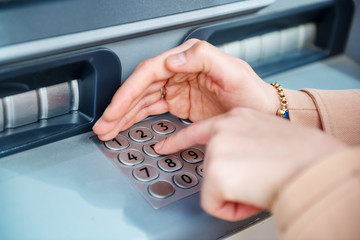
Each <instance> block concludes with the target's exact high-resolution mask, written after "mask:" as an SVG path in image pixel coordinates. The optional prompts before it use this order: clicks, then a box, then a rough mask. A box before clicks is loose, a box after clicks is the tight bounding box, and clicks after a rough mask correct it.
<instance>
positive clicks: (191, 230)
mask: <svg viewBox="0 0 360 240" xmlns="http://www.w3.org/2000/svg"><path fill="white" fill-rule="evenodd" d="M359 4H360V2H359V1H351V0H342V1H338V0H301V1H288V0H276V1H274V0H242V1H231V0H217V1H216V0H214V1H203V0H201V1H188V0H186V1H158V0H151V1H146V2H136V1H130V0H128V1H113V0H110V1H106V2H105V1H95V0H90V1H86V0H77V1H43V0H37V1H24V2H23V1H5V2H0V213H1V214H0V239H219V238H223V239H245V238H246V239H264V238H265V239H277V234H276V230H275V226H274V224H273V222H272V220H271V216H270V214H269V213H268V212H266V211H264V212H262V213H260V214H258V215H256V216H254V217H252V218H249V219H246V220H244V221H240V222H226V221H222V220H219V219H216V218H214V217H211V216H209V215H208V214H206V213H205V212H204V211H203V210H202V209H201V207H200V205H199V193H195V194H192V195H191V196H189V197H186V198H183V199H180V200H178V201H176V202H174V203H171V204H169V205H167V206H165V207H161V208H159V209H154V208H153V207H152V206H151V205H150V204H149V203H148V202H147V201H145V200H144V198H143V197H142V196H141V195H140V194H139V192H138V191H137V190H136V189H135V188H134V187H133V186H132V185H131V184H130V183H129V181H128V180H127V179H126V177H124V175H123V174H122V173H121V172H120V171H119V169H118V168H116V167H115V166H114V165H113V164H112V163H111V161H109V159H108V158H107V157H106V156H105V155H104V154H103V153H102V152H101V151H100V150H99V149H98V148H97V147H96V146H95V144H94V142H93V141H91V140H90V138H91V137H93V136H94V133H92V131H91V126H92V125H93V124H94V122H95V121H96V120H97V118H99V117H100V115H101V114H102V112H103V111H104V109H105V107H106V106H107V104H108V103H109V102H110V100H111V97H112V95H113V94H114V92H115V91H116V89H117V88H118V87H119V86H121V83H123V82H124V81H125V80H126V78H127V77H128V76H129V75H130V74H131V72H132V71H133V69H134V68H135V67H136V65H137V64H138V63H139V62H141V61H142V60H145V59H147V58H150V57H153V56H155V55H157V54H159V53H161V52H163V51H166V50H168V49H170V48H173V47H175V46H177V45H179V44H181V43H182V42H183V41H185V40H186V39H189V38H198V39H202V40H205V41H208V42H210V43H212V44H214V45H215V46H217V47H219V48H220V49H221V50H223V51H224V52H227V53H229V54H232V55H234V56H237V57H240V58H243V59H245V60H246V61H248V62H249V63H250V64H251V66H252V67H253V68H254V69H255V71H256V72H257V73H258V74H259V75H260V76H261V77H262V78H263V79H264V80H265V81H267V82H271V81H277V82H280V83H281V84H282V85H283V86H284V87H286V88H291V89H300V88H321V89H346V88H359V87H360V54H359V51H358V50H357V42H358V41H359V30H358V29H360V28H359V24H360V23H359V18H360V13H359V12H360V10H359ZM259 49H260V50H259Z"/></svg>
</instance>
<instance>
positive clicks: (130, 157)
mask: <svg viewBox="0 0 360 240" xmlns="http://www.w3.org/2000/svg"><path fill="white" fill-rule="evenodd" d="M118 158H119V161H120V162H121V163H123V164H125V165H128V166H134V165H136V164H139V163H142V162H143V161H144V155H143V154H142V153H141V152H140V151H138V150H135V149H130V150H127V151H124V152H122V153H120V154H119V156H118Z"/></svg>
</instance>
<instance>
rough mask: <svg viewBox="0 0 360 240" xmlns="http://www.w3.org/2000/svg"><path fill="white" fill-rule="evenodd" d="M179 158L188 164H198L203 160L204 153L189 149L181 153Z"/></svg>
mask: <svg viewBox="0 0 360 240" xmlns="http://www.w3.org/2000/svg"><path fill="white" fill-rule="evenodd" d="M181 157H182V158H183V159H184V160H185V161H186V162H188V163H198V162H201V161H203V160H204V153H203V152H202V151H200V150H199V149H196V148H190V149H187V150H185V151H182V152H181Z"/></svg>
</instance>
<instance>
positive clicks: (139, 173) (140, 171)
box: [133, 165, 159, 182]
mask: <svg viewBox="0 0 360 240" xmlns="http://www.w3.org/2000/svg"><path fill="white" fill-rule="evenodd" d="M133 175H134V177H135V178H136V179H137V180H139V181H142V182H149V181H152V180H154V179H156V178H157V177H158V176H159V171H158V170H157V169H156V168H155V167H153V166H151V165H142V166H140V167H137V168H135V169H134V170H133Z"/></svg>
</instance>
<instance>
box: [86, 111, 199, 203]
mask: <svg viewBox="0 0 360 240" xmlns="http://www.w3.org/2000/svg"><path fill="white" fill-rule="evenodd" d="M189 124H190V122H188V121H184V120H181V119H178V118H176V117H174V116H173V115H171V114H164V115H160V116H156V117H151V118H148V119H146V120H144V121H142V122H140V123H137V124H135V125H134V126H132V127H131V128H130V129H128V130H126V131H124V132H120V133H119V134H118V135H117V136H116V137H115V138H114V139H112V140H110V141H106V142H101V141H100V140H98V139H97V137H96V136H94V137H92V139H93V141H94V142H95V143H96V144H97V145H98V146H99V147H100V149H101V150H102V151H103V152H104V153H105V155H106V156H107V157H108V158H110V159H111V160H112V162H113V163H114V164H115V165H116V166H118V167H119V169H120V170H121V171H122V173H123V174H124V175H125V176H126V177H127V178H128V179H129V180H130V182H131V183H132V184H133V185H134V186H135V187H136V188H137V189H138V190H139V191H140V193H141V194H142V195H143V196H144V197H145V199H146V200H148V202H150V204H151V205H152V206H153V207H154V208H160V207H163V206H165V205H167V204H169V203H172V202H174V201H177V200H179V199H181V198H184V197H187V196H189V195H192V194H194V193H196V192H198V191H199V190H200V184H201V180H202V176H203V172H202V163H203V160H204V152H205V149H204V146H202V145H199V146H195V147H191V148H189V149H185V150H182V151H180V152H178V153H174V154H171V155H169V156H164V155H160V154H158V153H157V152H155V150H154V146H155V144H156V143H157V142H159V141H161V140H163V139H165V138H166V137H168V136H170V135H171V134H173V133H175V132H177V131H179V130H181V129H182V128H185V127H186V126H188V125H189Z"/></svg>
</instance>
